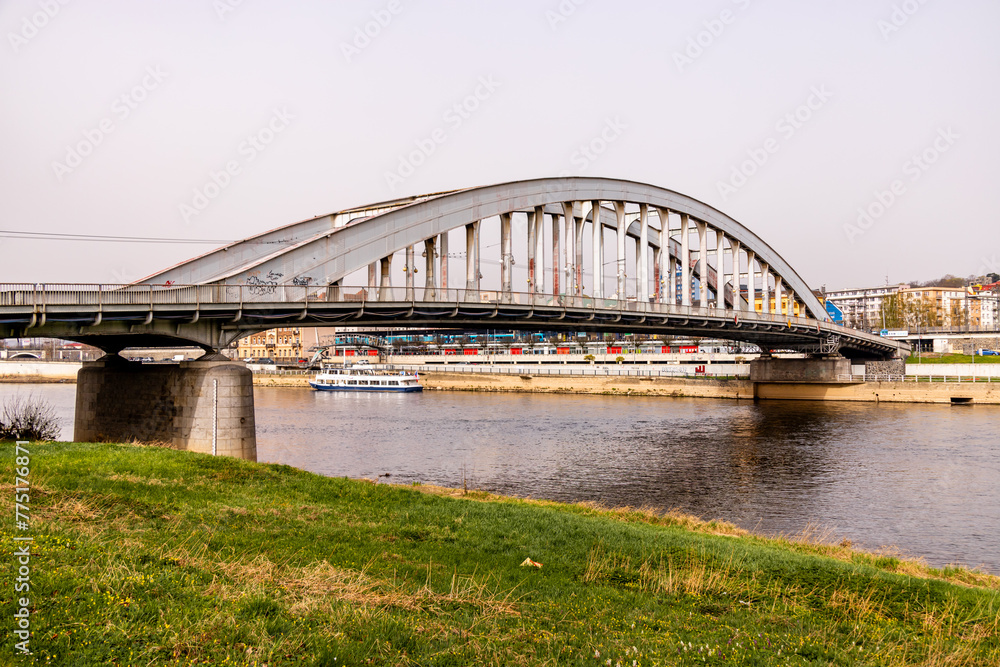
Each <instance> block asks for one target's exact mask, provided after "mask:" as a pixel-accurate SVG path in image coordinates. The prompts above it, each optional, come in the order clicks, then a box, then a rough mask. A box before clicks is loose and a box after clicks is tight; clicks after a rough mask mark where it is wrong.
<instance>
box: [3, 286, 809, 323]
mask: <svg viewBox="0 0 1000 667" xmlns="http://www.w3.org/2000/svg"><path fill="white" fill-rule="evenodd" d="M324 301H325V302H340V303H348V302H357V303H407V304H410V303H442V304H448V305H450V306H453V307H454V306H456V305H457V306H459V308H461V306H462V304H469V305H472V304H476V305H479V306H483V305H487V306H496V307H498V308H502V307H503V306H505V305H518V306H540V307H550V308H551V307H556V308H559V307H562V308H567V309H569V308H573V309H583V310H609V311H615V310H618V311H622V312H628V313H649V314H662V315H679V316H689V317H719V316H725V317H731V318H734V319H736V318H740V317H744V316H746V317H750V318H753V319H754V320H757V321H761V320H763V321H770V322H774V323H778V324H781V323H791V324H810V323H815V320H812V319H809V318H803V317H798V316H795V315H784V314H780V313H757V312H750V311H734V310H732V309H725V310H719V309H717V308H715V307H714V306H709V307H707V308H703V307H700V306H683V305H676V304H669V303H658V302H655V301H652V300H649V301H640V300H638V299H636V298H635V297H629V298H626V299H618V298H614V297H610V298H599V299H595V298H593V297H591V296H581V295H568V294H561V295H552V294H537V293H536V294H532V293H528V292H510V293H503V292H499V291H495V290H482V289H480V290H469V289H453V288H452V289H441V288H436V289H433V290H427V289H425V288H423V287H415V288H406V287H376V288H374V289H372V288H368V287H342V286H317V285H278V284H273V283H265V282H257V283H252V284H244V285H169V284H168V285H113V284H60V283H6V284H0V306H111V305H122V306H142V305H185V306H190V305H199V304H239V303H307V302H324Z"/></svg>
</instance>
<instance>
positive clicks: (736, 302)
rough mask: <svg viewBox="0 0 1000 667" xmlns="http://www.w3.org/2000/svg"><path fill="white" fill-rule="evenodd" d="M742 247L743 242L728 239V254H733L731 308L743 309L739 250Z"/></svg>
mask: <svg viewBox="0 0 1000 667" xmlns="http://www.w3.org/2000/svg"><path fill="white" fill-rule="evenodd" d="M742 249H743V244H741V243H740V242H739V241H737V240H736V239H729V250H730V254H731V255H732V256H733V259H732V265H733V273H732V276H733V310H743V303H742V301H741V296H742V291H741V290H742V288H741V284H742V283H741V281H742V279H743V278H742V276H741V275H740V251H741V250H742Z"/></svg>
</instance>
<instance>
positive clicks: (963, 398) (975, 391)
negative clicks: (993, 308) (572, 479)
mask: <svg viewBox="0 0 1000 667" xmlns="http://www.w3.org/2000/svg"><path fill="white" fill-rule="evenodd" d="M309 379H310V376H306V375H255V376H254V386H259V387H308V386H309ZM420 384H422V385H423V386H424V388H425V389H427V390H441V391H473V392H512V393H539V394H597V395H605V396H672V397H675V398H680V397H687V398H727V399H738V400H739V399H751V400H752V399H754V398H757V399H768V400H802V401H850V402H862V403H880V402H882V403H945V404H950V403H961V404H968V403H971V404H973V405H975V404H980V405H1000V382H919V383H917V382H863V383H836V384H804V383H803V384H796V383H780V382H774V383H753V382H750V381H749V380H743V379H728V380H723V379H715V378H670V377H643V376H615V375H608V376H603V375H602V376H579V375H508V374H500V373H454V372H424V373H421V374H420ZM755 384H756V386H754V385H755Z"/></svg>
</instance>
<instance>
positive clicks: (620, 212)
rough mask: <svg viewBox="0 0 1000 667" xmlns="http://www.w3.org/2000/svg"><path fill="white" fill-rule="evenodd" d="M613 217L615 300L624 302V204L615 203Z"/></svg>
mask: <svg viewBox="0 0 1000 667" xmlns="http://www.w3.org/2000/svg"><path fill="white" fill-rule="evenodd" d="M615 216H616V217H617V218H618V224H617V230H618V239H617V240H618V256H617V259H618V291H617V292H616V294H615V298H617V299H618V300H619V301H624V300H625V294H626V292H625V202H621V201H616V202H615Z"/></svg>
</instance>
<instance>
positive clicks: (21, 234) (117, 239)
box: [0, 229, 292, 245]
mask: <svg viewBox="0 0 1000 667" xmlns="http://www.w3.org/2000/svg"><path fill="white" fill-rule="evenodd" d="M0 238H5V239H26V240H34V241H86V242H91V243H187V244H211V245H228V244H230V243H236V241H233V240H232V239H184V238H175V237H165V236H113V235H110V234H70V233H60V232H27V231H23V230H13V229H0ZM290 242H292V239H278V240H274V241H244V243H249V244H253V245H269V244H281V243H290Z"/></svg>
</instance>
